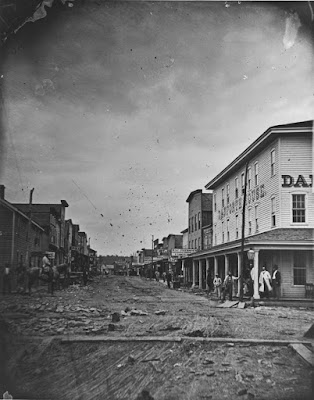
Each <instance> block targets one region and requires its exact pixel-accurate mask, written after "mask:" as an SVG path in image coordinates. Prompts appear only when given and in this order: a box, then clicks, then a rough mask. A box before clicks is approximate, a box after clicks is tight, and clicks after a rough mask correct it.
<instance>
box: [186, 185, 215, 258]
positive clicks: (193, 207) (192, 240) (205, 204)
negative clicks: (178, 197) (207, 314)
mask: <svg viewBox="0 0 314 400" xmlns="http://www.w3.org/2000/svg"><path fill="white" fill-rule="evenodd" d="M186 202H187V203H188V204H189V212H188V213H189V227H188V248H189V249H195V251H198V250H202V249H203V248H204V243H203V234H202V229H203V227H204V226H208V225H211V223H212V194H211V193H203V192H202V189H198V190H194V191H193V192H191V193H190V195H189V197H188V198H187V200H186Z"/></svg>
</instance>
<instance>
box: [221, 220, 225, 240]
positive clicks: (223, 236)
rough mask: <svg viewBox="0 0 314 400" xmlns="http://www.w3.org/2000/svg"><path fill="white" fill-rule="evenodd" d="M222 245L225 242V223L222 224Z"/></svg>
mask: <svg viewBox="0 0 314 400" xmlns="http://www.w3.org/2000/svg"><path fill="white" fill-rule="evenodd" d="M221 232H222V243H224V242H225V232H224V222H223V221H222V223H221Z"/></svg>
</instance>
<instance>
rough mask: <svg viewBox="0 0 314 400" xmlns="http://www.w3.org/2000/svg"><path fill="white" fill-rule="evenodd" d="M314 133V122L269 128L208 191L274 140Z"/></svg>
mask: <svg viewBox="0 0 314 400" xmlns="http://www.w3.org/2000/svg"><path fill="white" fill-rule="evenodd" d="M302 133H313V121H302V122H296V123H291V124H286V125H276V126H271V127H270V128H268V129H267V130H266V131H265V132H264V133H263V134H262V135H261V136H259V137H258V138H257V139H256V140H255V141H254V142H253V143H252V144H251V145H250V146H249V147H247V148H246V149H245V150H244V151H243V152H242V153H241V154H240V155H239V156H238V157H237V158H235V159H234V160H233V161H232V162H231V163H230V164H229V165H228V166H227V167H226V168H225V169H223V170H222V171H221V172H220V173H219V174H218V175H216V176H215V178H213V179H212V180H211V181H210V182H209V183H207V185H205V188H206V189H214V188H215V187H217V186H218V185H219V184H220V183H222V182H223V181H225V180H226V179H227V178H228V177H229V176H230V175H231V174H232V173H233V172H234V171H235V170H236V169H238V168H241V167H242V166H243V165H245V163H246V162H247V161H249V160H250V159H251V158H253V157H254V156H255V155H256V154H257V153H258V152H260V151H261V150H262V149H263V148H265V147H267V146H268V145H269V144H270V143H271V142H272V141H273V140H275V139H276V138H277V137H278V136H280V135H282V134H302ZM192 193H193V192H192Z"/></svg>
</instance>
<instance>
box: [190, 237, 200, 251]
mask: <svg viewBox="0 0 314 400" xmlns="http://www.w3.org/2000/svg"><path fill="white" fill-rule="evenodd" d="M200 248H201V238H198V239H194V240H191V241H189V249H198V250H200Z"/></svg>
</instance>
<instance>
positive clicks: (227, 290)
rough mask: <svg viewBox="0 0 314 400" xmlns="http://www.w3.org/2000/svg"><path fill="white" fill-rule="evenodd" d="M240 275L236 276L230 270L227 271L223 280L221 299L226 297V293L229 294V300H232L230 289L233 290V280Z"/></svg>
mask: <svg viewBox="0 0 314 400" xmlns="http://www.w3.org/2000/svg"><path fill="white" fill-rule="evenodd" d="M239 278H240V277H236V276H233V275H232V272H231V271H229V274H228V275H227V276H226V277H225V280H224V287H225V290H224V294H223V300H225V299H226V294H228V296H229V300H230V301H232V291H233V282H234V281H237V280H238V279H239Z"/></svg>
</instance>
